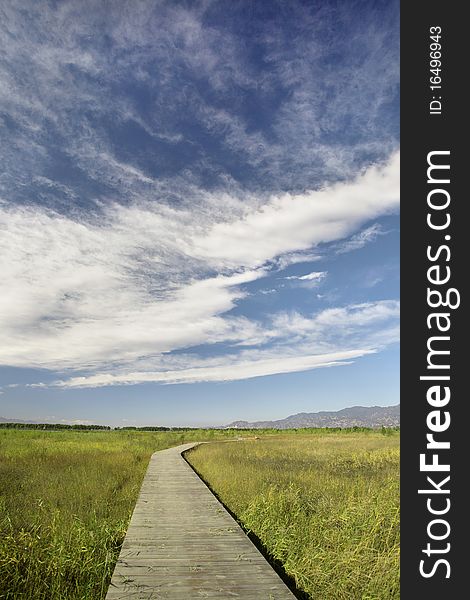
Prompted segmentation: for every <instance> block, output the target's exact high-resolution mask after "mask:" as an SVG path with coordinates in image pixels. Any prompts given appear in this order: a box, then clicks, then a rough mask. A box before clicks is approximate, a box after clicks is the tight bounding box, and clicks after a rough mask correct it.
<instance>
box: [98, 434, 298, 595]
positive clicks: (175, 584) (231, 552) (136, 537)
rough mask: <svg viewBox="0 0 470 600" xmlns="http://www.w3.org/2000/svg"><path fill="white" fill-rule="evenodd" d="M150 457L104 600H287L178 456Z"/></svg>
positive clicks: (273, 575)
mask: <svg viewBox="0 0 470 600" xmlns="http://www.w3.org/2000/svg"><path fill="white" fill-rule="evenodd" d="M195 445H196V444H184V445H182V446H178V447H176V448H170V449H168V450H162V451H160V452H156V453H155V454H153V456H152V458H151V459H150V463H149V467H148V469H147V473H146V475H145V478H144V482H143V484H142V488H141V490H140V495H139V498H138V500H137V504H136V506H135V509H134V513H133V515H132V519H131V522H130V524H129V529H128V531H127V534H126V538H125V540H124V544H123V546H122V549H121V553H120V555H119V560H118V562H117V564H116V568H115V570H114V574H113V577H112V581H111V585H110V586H109V590H108V593H107V595H106V600H118V599H119V600H121V599H129V600H150V599H152V600H160V599H162V600H163V599H170V600H193V599H201V598H217V599H218V600H226V599H230V598H239V599H240V600H294V598H295V597H294V595H293V594H292V592H291V591H290V590H289V588H288V587H287V586H286V585H285V584H284V582H283V581H282V579H281V578H280V577H279V576H278V575H277V573H276V572H275V571H274V570H273V569H272V567H271V566H270V565H269V563H268V562H267V561H266V560H265V558H264V557H263V556H262V554H261V553H260V552H259V551H258V550H257V548H256V547H255V546H254V545H253V544H252V542H251V541H250V540H249V539H248V537H247V536H246V535H245V533H244V532H243V531H242V529H241V528H240V526H239V525H238V523H237V522H236V521H235V520H234V519H233V518H232V517H231V516H230V514H229V513H228V512H227V511H226V510H225V508H224V507H223V506H222V504H220V502H219V501H218V500H217V499H216V498H215V496H214V495H213V494H212V493H211V492H210V490H209V489H208V488H207V486H206V485H205V484H204V483H203V482H202V481H201V479H200V478H199V477H198V476H197V475H196V473H195V472H194V471H193V469H192V468H191V467H190V466H189V465H188V464H187V463H186V461H185V460H184V459H183V457H182V456H181V453H182V452H184V451H185V450H188V449H189V448H192V447H193V446H195Z"/></svg>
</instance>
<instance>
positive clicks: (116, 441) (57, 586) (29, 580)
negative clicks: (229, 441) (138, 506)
mask: <svg viewBox="0 0 470 600" xmlns="http://www.w3.org/2000/svg"><path fill="white" fill-rule="evenodd" d="M226 435H228V434H226ZM231 435H233V434H231ZM217 437H219V438H220V437H223V434H222V433H216V432H213V431H212V432H211V431H191V432H163V433H160V432H158V433H154V432H125V431H109V432H106V431H105V432H73V431H21V430H14V429H13V430H6V429H0V598H2V599H8V600H10V599H11V600H13V599H15V600H19V599H28V600H68V599H76V600H99V599H101V598H104V596H105V594H106V590H107V587H108V583H109V580H110V577H111V574H112V570H113V567H114V563H115V561H116V558H117V555H118V553H119V547H120V545H121V543H122V541H123V539H124V535H125V531H126V527H127V524H128V522H129V518H130V516H131V513H132V509H133V507H134V504H135V501H136V499H137V495H138V492H139V489H140V485H141V482H142V479H143V476H144V473H145V470H146V467H147V463H148V460H149V457H150V455H151V454H152V453H153V452H155V451H156V450H161V449H163V448H167V447H169V446H174V445H177V444H180V443H183V442H184V441H191V440H194V439H214V438H217Z"/></svg>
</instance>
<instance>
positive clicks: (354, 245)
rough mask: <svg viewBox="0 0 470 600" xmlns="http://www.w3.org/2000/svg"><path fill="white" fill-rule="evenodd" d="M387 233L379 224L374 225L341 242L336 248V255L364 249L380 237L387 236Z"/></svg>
mask: <svg viewBox="0 0 470 600" xmlns="http://www.w3.org/2000/svg"><path fill="white" fill-rule="evenodd" d="M386 233H387V232H385V231H384V230H383V228H382V226H381V225H380V224H379V223H374V224H373V225H370V227H367V228H366V229H364V230H363V231H360V232H359V233H356V234H354V235H352V236H351V237H350V238H349V239H348V240H344V241H342V242H339V243H338V244H337V245H336V246H335V251H336V254H344V253H345V252H351V251H352V250H358V249H359V248H363V247H364V246H365V245H366V244H369V243H370V242H373V241H375V240H376V239H377V238H378V237H379V236H381V235H385V234H386Z"/></svg>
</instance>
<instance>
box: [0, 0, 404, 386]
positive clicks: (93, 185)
mask: <svg viewBox="0 0 470 600" xmlns="http://www.w3.org/2000/svg"><path fill="white" fill-rule="evenodd" d="M262 4H263V3H261V4H260V5H256V3H255V5H254V6H253V7H252V9H251V10H252V12H253V14H252V16H253V17H254V18H253V19H252V20H250V27H253V28H254V30H253V35H251V33H250V35H249V36H241V35H240V31H244V30H245V25H246V14H245V13H246V11H244V9H243V6H242V5H240V4H239V3H231V2H222V3H213V2H205V1H201V2H199V1H195V2H192V3H185V4H181V3H168V2H164V1H156V2H146V1H142V2H135V3H132V5H129V4H128V3H126V2H124V1H120V0H118V1H117V2H113V3H104V4H103V3H100V2H96V1H94V0H87V1H86V2H81V3H79V4H77V3H76V2H72V1H66V2H62V3H60V6H56V4H55V3H52V2H43V3H40V4H39V3H35V2H28V1H26V0H20V1H19V2H16V1H15V2H13V1H11V2H6V3H4V4H3V5H2V8H1V11H2V13H1V19H0V108H1V111H0V126H1V127H2V131H3V132H4V133H5V135H6V140H7V143H5V144H1V145H0V159H1V161H2V165H4V173H3V174H2V175H1V176H0V228H1V236H0V261H1V265H2V279H1V287H2V290H1V294H0V327H1V329H2V339H3V343H2V345H1V347H0V365H10V366H16V367H23V368H28V367H41V368H46V369H50V370H53V371H56V372H62V373H64V376H63V379H60V381H61V382H62V383H60V385H62V386H65V387H73V386H81V385H92V384H93V385H97V386H101V385H108V384H117V383H132V382H134V383H136V382H140V381H155V382H163V381H165V382H181V381H198V380H204V381H215V380H222V381H224V380H228V379H230V378H232V379H237V378H244V377H254V376H259V375H263V374H271V373H276V372H287V371H295V370H302V369H305V368H318V367H320V366H330V365H334V364H342V363H343V362H344V361H349V360H354V358H355V357H356V358H357V357H359V356H362V355H364V354H366V353H369V352H373V351H375V350H376V349H377V348H380V347H382V346H383V345H384V344H386V343H389V342H388V341H386V340H394V339H396V336H395V334H393V335H392V334H391V333H390V327H389V323H388V319H389V317H386V318H385V317H384V318H383V319H382V320H381V319H378V320H377V321H375V322H374V323H375V324H374V332H372V331H368V334H367V336H366V337H363V338H360V337H358V335H359V334H358V331H359V330H360V329H361V327H363V325H364V324H361V323H359V321H357V332H352V333H351V336H350V337H348V338H347V339H344V340H342V341H341V336H338V337H337V339H336V342H335V343H333V342H332V341H331V340H329V338H328V335H327V331H326V329H322V330H321V333H318V332H319V331H320V330H319V323H320V321H321V319H320V316H321V315H323V316H321V318H322V319H325V318H326V315H325V314H323V313H322V312H318V314H317V315H316V316H315V315H313V316H312V315H308V316H306V315H303V317H302V315H301V313H298V312H297V311H296V310H295V308H296V307H295V302H293V306H292V307H289V308H292V310H291V311H288V310H286V307H276V309H275V310H274V311H273V312H269V313H268V314H258V315H253V314H250V313H249V311H248V312H247V313H246V314H243V310H240V309H241V308H243V306H244V301H245V300H246V299H247V298H249V295H250V291H249V290H250V285H252V284H255V283H256V281H258V280H261V279H263V278H266V279H268V278H269V277H270V274H271V273H273V272H279V271H282V270H283V269H286V268H288V267H289V266H291V265H295V264H300V263H302V262H304V263H306V264H308V263H313V262H318V261H320V260H321V259H322V250H321V245H322V244H331V247H332V248H333V250H334V251H336V253H337V254H338V255H341V254H342V253H344V252H346V251H349V250H353V249H355V248H359V247H361V246H364V245H365V244H367V243H369V242H372V241H374V240H375V239H377V238H378V236H379V235H381V230H380V226H379V225H368V224H369V223H370V222H371V221H374V220H376V219H378V218H380V217H383V216H384V215H389V214H394V213H395V212H396V211H397V208H398V172H399V153H398V127H397V120H396V119H395V118H394V114H393V111H392V112H390V111H391V109H390V106H391V102H392V101H393V99H394V98H395V99H396V98H397V87H398V72H397V64H398V63H397V57H398V47H397V44H398V40H397V39H395V38H396V36H394V35H393V33H391V32H390V31H391V29H393V27H392V26H393V24H394V23H395V24H396V22H397V18H398V9H397V7H396V6H395V5H393V6H392V5H391V6H390V8H384V9H383V10H384V14H385V17H386V23H385V24H384V14H382V13H381V14H380V15H378V14H377V12H376V11H375V9H373V7H372V6H371V7H367V10H362V9H361V7H358V9H357V14H352V13H351V11H347V10H345V9H344V8H342V7H340V6H339V7H334V6H333V5H330V4H329V3H324V4H320V5H318V6H317V4H316V3H315V4H312V6H307V5H305V3H302V2H293V3H292V4H291V5H290V7H289V10H285V7H284V4H283V3H282V2H281V3H276V2H274V3H273V7H274V11H273V14H272V15H271V13H270V12H269V11H268V12H267V13H266V15H265V14H264V13H263V9H262V8H261V5H262ZM260 11H261V13H263V14H261V13H260ZM279 11H281V12H279ZM281 13H282V14H283V20H282V26H280V25H279V20H278V19H279V15H280V14H281ZM276 15H277V16H276ZM379 17H380V18H379ZM293 33H295V36H293V35H292V34H293ZM342 33H347V35H342ZM294 39H295V43H293V40H294ZM333 39H334V43H333ZM358 89H360V93H358ZM363 227H365V228H366V229H364V230H363V231H360V230H361V228H363ZM312 269H313V266H311V265H309V266H308V267H306V270H310V271H309V273H307V274H306V275H301V276H299V277H298V281H299V282H300V283H303V284H305V286H307V284H308V285H309V286H310V287H312V286H313V285H315V284H317V283H319V282H320V281H321V279H324V275H323V273H325V271H323V270H321V269H322V267H320V266H319V267H318V270H315V271H312ZM319 274H322V275H321V276H320V275H319ZM289 276H290V275H289ZM271 284H272V282H271V283H270V284H269V285H271ZM271 289H272V288H271ZM261 295H263V294H262V293H261ZM266 295H267V294H265V296H266ZM381 302H382V301H381ZM376 305H377V307H378V306H379V305H380V306H382V305H381V304H380V303H376V304H374V306H376ZM351 306H355V305H354V304H353V305H351ZM343 308H344V307H343ZM237 309H239V310H238V312H237ZM339 310H342V309H339ZM348 310H350V312H351V314H352V313H355V311H356V309H353V308H350V309H348ZM373 310H374V309H373V308H371V307H368V308H367V309H364V311H366V312H373ZM287 314H291V317H289V318H287V316H286V315H287ZM349 316H351V315H349ZM390 318H391V319H392V320H393V319H396V315H395V316H394V317H393V318H392V317H390ZM296 319H297V322H298V323H299V324H300V323H302V327H304V328H305V330H306V331H309V332H310V333H309V334H308V335H309V336H310V338H309V341H307V340H306V339H304V337H303V335H302V333H301V330H300V325H299V327H297V329H295V327H294V325H293V322H294V321H295V320H296ZM319 319H320V320H319ZM313 321H314V322H315V323H316V325H315V327H313V325H312V323H313ZM335 323H336V324H332V327H336V328H339V329H343V324H342V323H340V321H337V322H335ZM366 329H367V328H366ZM294 330H295V331H294ZM314 331H315V335H313V332H314ZM355 331H356V330H355ZM379 332H382V333H383V332H385V333H383V339H382V338H380V335H382V334H380V335H379ZM356 333H357V335H356ZM288 336H292V338H291V339H290V341H289V339H288ZM374 336H375V337H374ZM201 345H204V347H205V349H206V355H205V357H204V358H201V357H200V356H199V355H198V352H197V350H196V349H197V347H198V346H201ZM221 347H223V350H221ZM309 365H310V366H309ZM230 373H231V374H232V375H230ZM58 381H59V379H58ZM80 382H81V383H80ZM93 382H94V383H93ZM57 385H59V384H57Z"/></svg>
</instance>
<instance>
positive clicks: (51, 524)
mask: <svg viewBox="0 0 470 600" xmlns="http://www.w3.org/2000/svg"><path fill="white" fill-rule="evenodd" d="M240 435H246V436H251V437H253V433H251V434H250V433H246V432H245V433H241V434H240ZM256 435H257V436H259V437H260V439H259V440H256V441H254V440H252V441H246V442H233V443H225V444H213V445H212V444H211V445H204V446H203V447H200V448H198V449H197V450H195V451H193V452H191V453H190V454H189V455H188V458H190V461H191V462H192V463H193V464H194V465H195V467H196V468H197V470H198V471H199V472H201V474H202V475H203V477H204V478H205V479H206V480H207V481H208V482H209V483H210V485H211V486H212V488H213V489H214V490H215V491H216V492H217V493H218V494H219V496H220V497H221V499H222V500H223V502H225V504H226V505H227V506H229V508H230V509H231V510H232V511H233V512H234V513H235V514H236V515H237V516H238V517H239V518H240V520H241V521H242V522H243V524H244V525H245V527H246V528H247V529H250V530H252V531H253V532H254V533H255V534H256V535H257V536H258V537H259V538H260V540H262V542H263V544H264V546H265V548H266V549H267V551H268V552H269V553H270V554H271V555H272V556H273V557H274V558H276V559H277V560H279V561H280V562H281V563H282V564H283V566H284V568H285V570H286V572H287V573H288V574H289V575H290V576H291V577H292V578H293V579H294V580H295V582H296V584H297V585H298V587H299V588H300V589H303V590H305V591H306V592H307V593H308V594H309V596H310V597H311V598H315V599H318V600H330V599H332V600H337V599H338V600H340V599H345V600H346V599H347V600H354V599H356V598H358V599H359V598H360V599H361V600H375V599H383V598H398V597H399V592H398V435H396V434H393V435H391V436H384V435H382V434H380V433H370V432H369V433H367V432H360V433H344V432H342V433H331V432H330V433H321V432H318V431H317V432H314V431H310V432H308V433H306V432H295V431H294V432H289V433H286V434H282V435H279V434H273V431H261V432H260V431H257V432H256ZM233 437H234V433H233V432H230V431H226V432H217V431H207V430H196V431H187V432H138V431H132V432H129V431H102V432H101V431H93V432H91V431H90V432H84V431H78V432H73V431H40V430H36V431H28V430H14V429H0V536H1V537H0V599H2V600H3V599H8V600H13V599H15V600H16V599H24V600H26V599H28V600H72V599H74V600H100V599H103V598H104V596H105V594H106V590H107V587H108V584H109V580H110V577H111V574H112V570H113V567H114V563H115V561H116V558H117V555H118V553H119V548H120V545H121V543H122V541H123V539H124V535H125V531H126V527H127V524H128V522H129V518H130V515H131V513H132V509H133V507H134V504H135V501H136V498H137V494H138V491H139V489H140V485H141V482H142V478H143V475H144V473H145V470H146V467H147V463H148V459H149V457H150V455H151V454H152V453H153V452H155V451H156V450H161V449H163V448H167V447H169V446H174V445H177V444H180V443H183V442H186V441H193V440H217V439H229V438H232V439H233Z"/></svg>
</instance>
